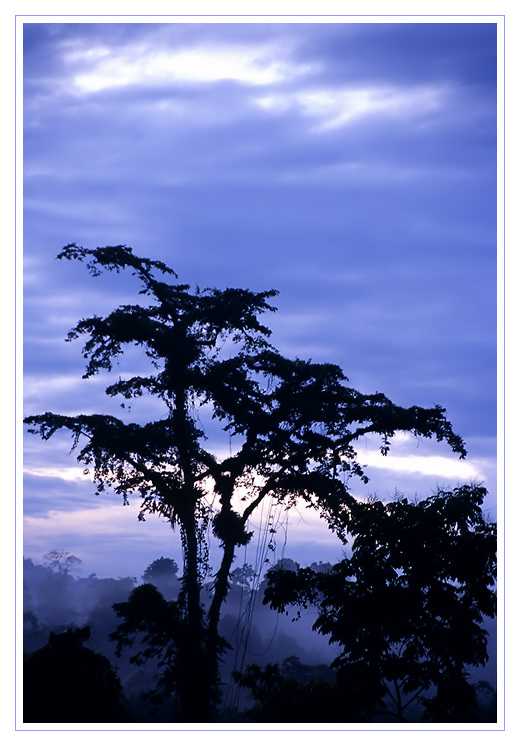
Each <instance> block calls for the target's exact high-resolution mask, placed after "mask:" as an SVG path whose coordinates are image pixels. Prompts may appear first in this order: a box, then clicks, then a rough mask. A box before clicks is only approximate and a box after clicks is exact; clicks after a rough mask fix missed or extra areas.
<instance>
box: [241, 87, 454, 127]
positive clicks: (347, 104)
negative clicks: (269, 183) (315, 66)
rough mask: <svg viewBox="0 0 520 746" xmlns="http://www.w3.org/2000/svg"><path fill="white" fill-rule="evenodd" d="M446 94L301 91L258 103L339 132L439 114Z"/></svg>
mask: <svg viewBox="0 0 520 746" xmlns="http://www.w3.org/2000/svg"><path fill="white" fill-rule="evenodd" d="M444 94H445V92H444V90H442V89H441V88H434V87H431V86H420V87H415V88H397V87H392V88H381V87H372V88H370V87H369V88H344V89H340V90H336V89H332V88H329V89H326V88H321V89H316V90H307V91H299V92H298V91H297V92H294V93H292V94H286V93H284V94H283V95H282V94H279V93H274V94H272V95H268V96H260V97H258V98H257V99H256V103H257V105H258V106H260V107H261V108H263V109H266V110H271V111H274V112H281V113H283V112H286V111H289V110H291V109H297V110H299V112H300V113H301V114H302V115H303V116H304V117H308V118H312V119H314V120H316V129H319V130H325V129H335V128H337V127H341V126H343V125H345V124H348V123H350V122H352V121H354V120H356V119H361V118H362V117H366V116H369V115H375V114H384V115H386V116H397V117H400V116H409V115H410V114H413V115H414V116H417V115H423V114H426V113H430V112H433V111H436V110H438V109H439V108H440V107H441V105H442V100H443V97H444Z"/></svg>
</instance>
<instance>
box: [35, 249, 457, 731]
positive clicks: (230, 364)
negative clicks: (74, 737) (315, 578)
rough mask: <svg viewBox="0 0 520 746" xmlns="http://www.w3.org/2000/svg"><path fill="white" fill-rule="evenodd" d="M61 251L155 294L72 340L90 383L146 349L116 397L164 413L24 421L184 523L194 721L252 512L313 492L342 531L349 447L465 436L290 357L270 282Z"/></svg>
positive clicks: (114, 391)
mask: <svg viewBox="0 0 520 746" xmlns="http://www.w3.org/2000/svg"><path fill="white" fill-rule="evenodd" d="M58 257H59V258H60V259H67V260H79V261H86V262H87V268H88V270H89V272H90V273H91V275H92V276H94V277H95V276H98V275H99V274H101V272H103V271H104V270H108V271H114V272H116V273H120V272H121V271H123V270H128V271H130V272H131V273H132V274H133V275H134V276H135V277H136V278H137V280H138V282H139V284H140V288H141V289H140V293H141V294H142V295H143V296H147V297H149V298H151V303H150V305H138V304H135V305H121V306H120V307H118V308H117V309H116V310H114V311H113V312H112V313H110V314H109V315H107V316H106V317H104V318H102V317H99V316H92V317H90V318H86V319H83V320H81V321H79V323H78V324H77V325H76V326H75V327H74V328H73V329H72V330H71V331H70V332H69V335H68V340H69V341H70V340H75V339H76V338H78V337H80V336H83V335H86V342H85V344H84V347H83V354H84V357H85V359H86V360H87V366H86V372H85V375H84V378H90V377H91V376H94V375H96V374H97V373H100V372H103V371H110V370H112V366H113V364H114V362H115V361H116V360H117V359H119V358H120V356H121V355H122V354H123V352H124V351H125V349H127V348H128V347H129V346H133V345H137V346H139V347H141V348H142V349H143V350H144V352H145V354H146V356H147V357H148V359H149V362H150V366H151V367H150V371H147V373H146V374H144V375H129V376H128V377H126V378H121V377H119V379H118V380H117V381H116V382H114V383H113V384H111V385H110V386H108V388H107V389H106V393H107V395H108V396H110V397H122V399H123V400H132V399H135V398H138V397H142V396H150V397H153V398H155V399H156V400H158V401H159V402H161V404H162V405H163V407H164V410H163V416H162V417H160V418H159V419H156V420H154V421H150V422H146V423H144V424H141V423H138V422H132V421H129V420H128V419H127V420H123V419H120V418H117V417H115V416H112V415H108V414H89V415H87V414H79V415H75V416H67V415H60V414H55V413H51V412H46V413H45V414H40V415H35V416H30V417H27V418H26V420H25V422H26V423H27V424H28V425H29V426H30V428H29V430H30V432H33V433H38V434H39V435H40V436H41V437H42V438H43V439H45V440H46V439H48V438H49V437H51V436H52V435H53V434H54V433H56V432H57V431H58V430H61V429H62V428H64V429H66V430H69V431H70V432H71V434H72V439H73V440H72V442H73V448H76V449H77V458H78V461H80V462H81V463H83V464H84V465H85V466H86V467H87V468H91V467H93V472H94V478H95V481H96V484H97V489H98V491H102V490H104V489H105V488H106V487H110V488H112V489H113V490H114V491H115V493H116V494H118V495H121V496H122V498H123V501H124V502H127V501H128V498H129V496H130V495H132V494H138V495H139V496H140V499H141V509H140V512H139V518H140V519H141V520H144V519H145V517H146V515H147V514H154V513H156V514H159V515H161V516H163V517H164V518H165V519H166V520H167V521H169V522H170V523H171V525H172V526H178V528H179V530H180V537H181V543H182V551H183V563H184V567H183V575H182V590H181V594H180V597H179V600H180V603H181V606H182V609H183V613H184V614H185V616H186V619H187V621H188V629H189V636H188V639H186V640H185V641H184V644H185V645H186V646H187V649H188V650H189V655H190V657H191V660H192V662H193V666H192V670H193V671H199V672H200V671H202V670H205V671H207V676H205V677H203V680H204V682H205V684H204V685H201V677H200V675H199V674H197V676H195V675H194V676H193V677H192V678H190V677H189V676H188V677H187V679H186V680H185V681H183V682H179V686H180V687H181V688H182V693H181V694H180V696H181V700H182V703H183V711H184V717H185V719H186V720H190V721H204V720H210V719H211V717H212V714H211V703H212V694H211V689H212V687H214V686H215V685H216V684H217V683H218V649H219V637H218V625H219V619H220V613H221V607H222V604H223V602H224V599H225V598H226V594H227V591H228V587H229V576H230V572H231V567H232V564H233V560H234V557H235V552H236V550H237V548H238V547H240V546H243V545H246V544H247V543H248V542H249V541H250V539H251V537H252V532H251V531H249V524H248V521H249V519H250V517H251V515H252V514H253V512H254V511H255V509H257V508H258V506H259V505H260V504H261V503H262V501H264V500H265V499H266V498H267V497H270V498H274V499H275V500H277V501H278V502H281V503H283V504H284V505H285V506H286V507H287V508H288V507H290V506H291V505H293V504H295V502H296V501H297V500H298V499H303V500H305V501H306V502H307V503H308V504H309V505H311V506H313V507H315V508H316V509H317V510H318V511H320V513H321V515H322V516H323V517H324V519H325V520H326V521H327V522H328V525H329V527H330V528H331V530H333V531H335V532H336V533H337V534H338V536H339V537H340V538H342V539H343V540H345V537H346V531H347V529H348V524H349V516H350V511H351V509H352V507H353V506H354V505H355V500H354V498H353V497H352V496H351V494H350V493H349V490H348V479H349V478H350V477H352V476H355V477H358V478H360V479H362V480H363V481H368V480H367V477H366V475H365V473H364V471H363V468H362V466H361V465H360V464H359V462H358V459H357V454H356V451H355V448H354V445H355V443H356V441H357V440H358V439H359V438H361V437H363V436H365V435H367V434H370V433H376V434H378V435H379V436H380V437H381V451H382V453H383V454H386V453H387V452H388V450H389V447H390V441H391V438H392V436H393V435H394V434H395V432H396V431H405V432H410V433H413V434H415V435H417V436H419V435H420V436H424V437H426V438H431V437H436V438H437V440H445V441H446V442H447V443H448V444H449V445H450V446H451V448H452V449H453V451H454V452H456V453H458V454H459V455H460V456H461V457H463V456H464V455H465V453H466V451H465V448H464V443H463V441H462V440H461V438H460V437H459V436H457V435H455V434H454V433H453V431H452V428H451V425H450V424H449V422H448V421H447V420H446V418H445V416H444V410H443V409H442V408H441V407H440V406H438V405H436V406H434V407H432V408H430V409H424V408H420V407H416V406H413V407H410V408H403V407H399V406H397V405H395V404H393V403H392V402H391V401H390V400H389V399H388V398H386V397H385V396H384V395H383V394H381V393H376V394H373V395H364V394H361V393H359V392H358V391H355V390H354V389H352V388H349V387H348V386H347V385H346V383H347V379H346V377H345V375H344V374H343V372H342V371H341V369H340V368H339V367H338V366H335V365H331V364H317V363H313V362H311V361H305V360H299V359H296V360H289V359H287V358H285V357H283V356H282V355H281V354H280V353H279V352H277V351H276V349H275V348H274V347H273V346H272V345H271V344H270V343H269V341H268V338H269V336H270V330H269V329H268V328H267V327H266V326H265V325H263V324H261V323H260V321H259V317H260V315H261V314H263V313H265V312H267V311H274V310H275V309H274V308H273V307H272V306H271V305H269V303H268V301H269V299H271V298H273V297H274V296H275V295H276V291H274V290H269V291H265V292H253V291H250V290H243V289H232V288H228V289H226V290H218V289H205V290H200V289H199V288H196V289H195V290H191V289H190V287H189V286H188V285H182V284H176V283H175V279H176V278H177V275H176V274H175V272H174V271H173V270H172V269H170V268H169V267H168V266H166V265H165V264H164V263H163V262H160V261H154V260H151V259H146V258H139V257H137V256H135V255H134V254H133V252H132V250H131V249H130V248H128V247H126V246H114V247H105V248H97V249H92V250H90V249H85V248H82V247H78V246H76V245H75V244H70V245H69V246H66V247H65V248H64V249H63V251H62V252H61V253H60V254H59V255H58ZM168 281H170V282H168ZM123 404H124V401H123ZM208 416H211V417H212V419H213V420H214V421H217V422H218V423H220V425H221V428H222V431H223V433H225V435H226V437H227V438H228V439H229V442H230V443H231V445H232V448H231V450H230V453H229V455H228V456H226V457H219V456H218V455H217V454H216V453H215V452H214V450H215V449H213V450H212V447H211V444H209V445H208V447H206V445H207V443H208V437H209V436H208V434H207V432H206V428H205V426H204V421H205V420H207V418H208ZM211 496H214V498H215V499H214V500H213V501H212V500H211ZM209 526H211V530H212V532H213V534H214V536H215V537H217V539H218V540H219V542H220V547H221V549H222V557H221V562H220V566H219V567H218V570H217V572H216V574H215V575H214V581H213V596H212V601H211V603H210V605H209V607H208V608H207V609H203V608H202V606H201V595H200V594H201V587H202V583H203V580H204V576H205V574H206V573H207V572H208V562H207V560H208V555H207V541H206V531H207V529H208V527H209Z"/></svg>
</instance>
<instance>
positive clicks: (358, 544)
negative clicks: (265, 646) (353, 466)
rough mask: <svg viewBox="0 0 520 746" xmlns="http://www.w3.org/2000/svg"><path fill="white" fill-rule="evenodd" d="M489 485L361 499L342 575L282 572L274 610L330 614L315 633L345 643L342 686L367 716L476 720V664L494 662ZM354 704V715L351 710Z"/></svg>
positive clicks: (268, 597)
mask: <svg viewBox="0 0 520 746" xmlns="http://www.w3.org/2000/svg"><path fill="white" fill-rule="evenodd" d="M485 492H486V490H485V489H484V488H482V487H476V486H464V487H460V488H457V489H455V490H454V491H453V492H442V491H441V492H438V493H437V494H436V495H434V496H433V497H431V498H428V499H427V500H423V501H421V502H418V503H409V502H408V501H406V500H404V499H402V500H398V501H396V502H392V503H387V504H384V503H382V502H380V501H372V502H368V503H365V504H363V503H359V504H358V505H356V507H355V508H354V509H353V510H352V520H351V522H350V525H349V529H350V532H351V534H352V535H353V537H354V540H353V544H352V556H351V557H350V558H346V559H344V560H343V561H341V562H339V563H338V564H336V565H335V566H334V567H333V569H332V571H331V572H326V573H320V572H315V571H314V570H311V569H309V568H301V569H299V570H298V571H296V572H294V571H287V570H281V571H271V572H270V573H268V579H269V586H268V588H267V589H266V592H265V600H264V603H269V604H270V605H271V607H272V608H275V609H277V610H279V611H285V610H286V609H287V607H289V606H296V607H299V608H305V607H307V606H309V605H312V606H315V607H316V608H317V610H318V617H317V619H316V622H315V624H314V628H315V629H316V630H318V631H319V632H320V633H321V634H323V635H326V636H328V637H329V639H330V641H331V642H334V643H336V644H338V645H340V647H341V653H340V655H339V656H338V657H337V658H336V659H335V661H334V663H333V666H334V668H335V669H336V670H337V686H338V687H339V688H340V689H341V690H342V691H343V692H344V694H345V697H346V698H347V700H348V701H349V703H350V705H352V702H354V703H355V706H354V709H357V713H358V718H359V719H360V720H369V719H372V718H373V717H374V716H379V717H384V716H385V715H386V716H387V717H388V718H389V719H395V720H396V721H406V719H407V717H406V716H407V712H408V711H409V710H410V709H413V706H417V705H420V706H421V709H422V717H423V719H424V720H426V721H433V722H471V721H473V720H475V719H476V713H475V710H476V692H475V688H474V687H473V686H472V685H471V684H470V683H469V682H468V679H467V667H468V666H479V665H483V664H484V663H485V662H486V660H487V644H486V636H487V633H486V630H485V628H484V620H485V618H486V617H494V616H495V614H496V594H495V581H496V526H495V524H493V523H487V522H486V521H485V520H484V517H483V515H482V511H481V508H480V506H481V504H482V501H483V498H484V495H485ZM351 709H352V708H351Z"/></svg>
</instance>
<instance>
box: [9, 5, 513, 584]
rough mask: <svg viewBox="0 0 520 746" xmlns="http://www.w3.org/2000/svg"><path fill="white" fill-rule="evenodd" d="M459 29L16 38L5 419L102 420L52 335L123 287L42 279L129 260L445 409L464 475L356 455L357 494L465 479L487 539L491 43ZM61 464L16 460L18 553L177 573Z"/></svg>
mask: <svg viewBox="0 0 520 746" xmlns="http://www.w3.org/2000/svg"><path fill="white" fill-rule="evenodd" d="M473 20H474V21H476V22H470V21H468V20H467V19H466V20H464V21H463V22H457V23H456V22H435V23H432V22H428V21H426V22H417V21H416V22H412V23H406V22H400V21H398V20H397V21H395V22H388V23H383V22H375V21H374V22H368V23H356V22H353V20H352V19H350V20H346V21H345V22H324V23H321V22H317V21H316V22H306V23H300V22H297V21H293V22H288V23H272V22H270V23H267V22H266V23H253V22H243V21H242V22H238V23H229V22H218V23H213V22H207V21H204V20H201V22H197V23H183V22H178V21H172V22H166V23H158V22H157V21H153V20H152V21H151V22H137V23H131V22H125V20H124V19H122V20H121V21H120V22H119V21H117V22H115V23H106V22H100V23H86V22H76V23H65V22H59V23H52V22H41V23H29V22H27V23H25V24H24V28H23V83H24V99H23V106H24V108H23V184H24V196H23V275H24V306H23V323H24V326H23V343H24V353H23V354H24V357H23V365H24V413H25V414H26V415H29V414H39V413H42V412H45V411H54V412H59V413H63V414H79V413H87V412H105V411H106V412H108V411H111V410H110V407H111V406H113V405H112V403H111V401H110V400H108V401H105V399H106V397H104V394H103V389H104V387H105V386H106V385H107V384H108V383H109V382H110V381H111V380H112V379H109V378H108V377H107V378H103V379H102V380H100V381H95V380H93V381H84V380H82V374H83V372H84V360H83V358H82V354H81V343H80V342H79V343H76V344H66V343H65V342H64V339H65V337H66V335H67V332H68V330H69V329H70V328H71V327H72V326H74V324H75V323H76V322H77V321H78V320H79V319H80V318H82V317H84V316H89V315H92V314H100V315H101V314H103V313H108V312H110V311H111V310H112V309H113V308H115V307H116V306H117V305H119V304H120V303H125V302H135V300H136V296H135V292H134V290H135V288H134V287H133V286H132V285H131V283H129V282H127V281H126V279H124V278H122V277H118V276H117V275H110V274H109V275H108V276H107V277H102V278H97V279H92V278H91V277H89V275H88V274H87V272H86V270H85V267H84V266H83V265H81V264H80V263H77V264H76V263H69V262H59V261H56V259H55V257H56V255H57V253H58V252H59V251H60V250H61V249H62V247H63V246H65V245H67V244H69V243H72V242H75V243H77V244H78V245H82V246H85V247H87V248H95V247H96V246H106V245H116V244H126V245H128V246H131V247H132V248H133V249H134V251H135V253H136V254H138V255H140V256H148V257H150V258H153V259H159V260H161V261H164V262H166V263H167V264H168V265H170V266H171V267H172V268H173V269H174V270H175V271H176V272H177V273H178V275H179V280H180V281H181V282H187V283H189V284H191V285H192V286H197V285H198V286H200V287H219V288H225V287H247V288H250V289H252V290H255V291H261V290H267V289H270V288H276V289H277V290H278V291H279V296H278V297H277V298H276V302H275V305H276V306H277V308H278V310H277V312H276V313H275V314H272V315H270V316H269V318H267V317H264V320H265V322H266V323H267V324H268V326H269V327H270V328H271V329H272V330H273V334H272V337H271V341H272V343H273V344H274V345H275V346H276V347H277V348H278V349H279V350H280V351H281V352H282V353H283V354H285V355H287V356H289V357H299V358H304V359H308V358H312V359H313V360H314V361H316V362H331V363H336V364H338V365H340V366H341V367H342V368H343V370H344V371H345V373H346V375H347V376H348V378H349V382H350V385H351V386H352V387H353V388H356V389H358V390H359V391H362V392H363V393H374V392H376V391H382V392H384V393H385V394H386V395H387V396H389V397H390V398H391V399H392V400H393V401H395V403H396V404H399V405H402V406H411V405H413V404H417V405H419V406H423V407H430V406H432V405H433V404H440V405H442V406H443V407H445V408H446V416H447V418H448V419H449V420H450V421H451V422H452V424H453V429H454V431H455V432H456V433H458V434H459V435H461V436H462V437H463V439H464V440H465V442H466V446H467V449H468V457H467V458H466V459H465V460H464V461H460V460H459V459H458V458H457V456H455V455H454V454H452V453H451V451H450V449H449V447H448V446H447V445H446V444H442V443H441V444H439V443H437V442H431V441H425V440H420V441H417V440H415V439H411V438H408V437H404V436H398V437H397V438H396V439H395V443H394V447H393V448H392V450H391V452H390V455H389V456H387V457H386V459H384V460H383V459H382V457H381V456H380V455H379V454H378V453H377V446H374V444H373V443H371V442H369V441H368V440H367V441H366V442H363V443H360V444H359V455H360V461H361V462H362V463H364V464H367V474H368V475H369V476H370V477H371V481H370V483H369V484H368V485H366V486H365V485H363V484H358V485H353V492H354V494H355V495H356V496H358V497H367V496H368V495H370V494H376V495H377V496H378V497H381V498H383V499H388V498H390V497H391V496H392V495H393V494H394V492H395V490H398V491H400V492H401V493H403V494H404V495H405V496H407V497H411V498H414V497H419V498H420V497H426V496H427V495H430V494H432V493H433V492H435V490H436V489H437V488H438V487H442V488H453V487H454V486H456V485H457V484H461V483H465V482H468V481H483V482H484V484H485V485H486V487H487V488H488V490H489V498H488V501H487V503H486V510H488V511H489V515H490V517H494V515H495V506H496V504H497V500H498V501H500V499H501V496H500V495H499V494H498V490H497V331H496V330H497V25H496V23H495V22H494V21H493V20H492V19H491V20H490V17H488V18H476V19H473ZM477 21H478V22H477ZM481 21H484V22H481ZM499 93H500V92H499ZM129 364H130V366H132V365H138V364H139V361H138V360H136V359H130V361H129ZM115 377H116V378H117V373H116V376H115ZM70 445H71V444H70V438H69V437H68V436H66V435H64V436H63V437H61V436H54V437H53V438H52V439H51V440H50V441H47V442H42V441H41V440H40V439H39V438H38V437H37V436H35V435H27V436H26V437H25V438H24V488H23V509H24V524H23V525H24V547H23V551H24V555H25V556H27V557H31V558H32V559H33V560H35V561H41V559H42V557H43V555H44V554H45V553H46V552H49V551H50V550H53V549H63V550H65V551H70V552H72V553H73V554H75V555H76V556H78V557H80V558H81V559H82V562H83V568H84V572H85V573H87V574H90V573H93V572H95V573H97V574H98V575H99V576H107V575H112V576H118V575H119V576H127V575H135V576H140V575H142V573H143V571H144V569H145V568H146V566H147V565H148V564H149V563H150V562H151V561H153V560H154V559H156V558H158V557H160V556H169V557H173V558H175V559H177V561H179V559H180V553H179V544H180V542H179V537H178V535H174V534H172V531H171V530H170V529H169V527H168V526H167V525H166V524H165V523H163V522H161V521H160V520H159V519H156V520H152V519H149V520H147V522H146V523H145V524H143V523H139V522H138V521H137V513H138V500H137V499H136V501H135V502H131V504H130V506H126V507H123V506H122V505H121V500H120V498H118V497H116V496H110V495H105V496H103V497H102V498H101V497H98V496H96V495H95V488H94V486H93V485H92V483H91V481H90V479H89V477H88V475H84V474H83V470H82V467H81V466H78V464H77V463H76V460H75V457H74V454H71V453H70ZM277 518H278V519H279V521H280V523H281V526H282V527H281V530H280V531H279V533H278V534H277V544H278V546H277V551H278V552H282V551H285V555H286V556H290V557H293V558H294V559H296V560H297V561H299V562H301V563H303V564H306V563H307V562H309V563H310V562H313V561H317V560H320V559H322V560H324V561H334V560H335V559H339V558H340V557H341V553H342V547H341V545H340V544H339V543H338V542H337V541H334V539H333V538H332V537H331V535H330V533H329V531H328V530H327V528H326V527H325V526H324V525H323V524H322V523H321V522H320V521H319V519H318V518H317V517H315V516H313V515H312V514H310V513H309V511H306V510H300V511H296V512H295V513H292V514H291V515H290V516H289V520H288V523H287V524H286V523H285V522H284V518H283V516H281V515H279V516H277ZM256 520H257V522H258V526H259V527H260V526H261V525H265V515H264V516H257V518H256ZM249 551H250V552H253V551H254V549H253V548H251V549H250V550H249ZM239 559H240V558H239ZM244 559H245V561H251V555H249V556H246V557H244Z"/></svg>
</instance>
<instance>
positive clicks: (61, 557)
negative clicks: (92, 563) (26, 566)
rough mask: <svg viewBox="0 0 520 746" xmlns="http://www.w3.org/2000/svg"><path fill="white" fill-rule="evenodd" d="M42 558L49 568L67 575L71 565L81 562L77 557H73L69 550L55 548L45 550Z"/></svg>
mask: <svg viewBox="0 0 520 746" xmlns="http://www.w3.org/2000/svg"><path fill="white" fill-rule="evenodd" d="M44 559H45V560H46V561H47V564H48V566H49V567H50V568H51V570H56V572H59V573H60V575H68V574H69V572H70V571H71V570H72V568H73V567H75V566H76V565H80V564H81V560H80V559H79V557H75V556H74V555H73V554H71V553H70V552H63V551H62V552H60V551H58V550H57V549H53V550H52V552H47V554H46V555H44Z"/></svg>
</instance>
